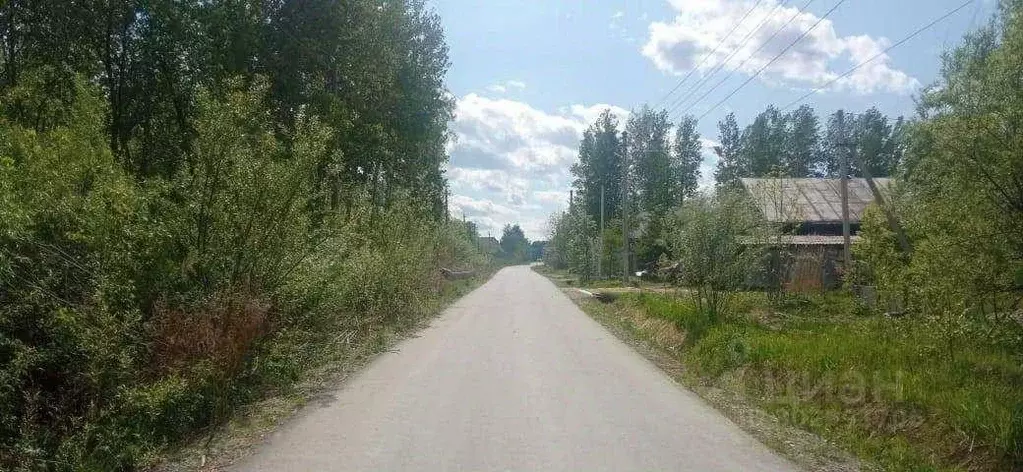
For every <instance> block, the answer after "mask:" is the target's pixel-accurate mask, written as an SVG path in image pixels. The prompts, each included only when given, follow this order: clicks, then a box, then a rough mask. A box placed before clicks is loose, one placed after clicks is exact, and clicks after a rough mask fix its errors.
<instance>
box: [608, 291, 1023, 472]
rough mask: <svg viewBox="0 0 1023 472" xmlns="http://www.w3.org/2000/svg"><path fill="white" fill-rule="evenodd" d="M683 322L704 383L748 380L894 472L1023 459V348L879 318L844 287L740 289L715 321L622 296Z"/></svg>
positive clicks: (681, 303)
mask: <svg viewBox="0 0 1023 472" xmlns="http://www.w3.org/2000/svg"><path fill="white" fill-rule="evenodd" d="M618 303H619V304H620V305H621V307H622V308H623V309H632V308H636V307H641V308H642V309H643V310H644V311H645V312H646V313H647V315H648V316H652V317H658V318H664V319H668V320H672V321H674V322H675V323H676V324H677V325H678V326H679V327H680V328H681V329H683V330H684V331H685V332H686V341H687V343H686V344H687V348H686V349H685V350H683V354H681V357H682V359H683V361H684V362H685V363H686V365H687V366H688V367H689V372H690V374H691V375H692V376H693V378H694V379H696V380H701V381H705V382H713V383H715V384H718V385H721V386H727V387H729V388H733V389H737V390H740V391H742V392H744V393H745V394H747V395H749V396H751V397H752V398H754V399H756V400H757V401H759V402H760V404H761V405H763V406H764V407H765V408H767V409H768V410H770V411H772V412H773V413H775V414H776V415H778V416H779V417H781V418H783V419H785V420H787V421H789V422H791V423H793V424H796V425H799V426H801V427H804V428H807V429H809V430H811V431H814V432H816V433H818V434H820V435H822V436H824V437H826V438H828V439H831V440H834V441H836V442H838V443H840V444H842V445H844V446H846V447H848V448H849V449H851V450H852V451H854V452H856V453H858V454H859V455H860V456H862V457H864V458H867V459H870V460H874V461H877V462H879V463H880V464H881V465H882V466H884V467H886V468H888V469H890V470H1018V469H1019V468H1021V467H1023V428H1021V426H1023V416H1021V413H1023V362H1021V361H1023V355H1021V354H1023V349H1021V346H1020V343H1019V339H1020V338H1019V330H1018V329H1017V328H1014V327H1008V328H1007V329H1009V330H1012V331H1014V332H1015V333H1016V334H1015V337H1013V336H1006V337H1005V338H1004V339H1003V340H1002V341H991V340H990V339H991V338H990V337H983V336H982V335H981V333H974V332H958V333H949V331H948V330H946V329H944V327H943V326H940V325H935V324H934V323H931V322H929V321H928V320H926V319H922V318H912V317H910V318H904V319H891V318H887V317H882V316H878V315H875V314H873V313H871V312H870V310H867V309H865V308H864V307H862V306H860V305H859V304H858V303H856V302H855V300H853V299H852V298H851V297H848V296H845V295H841V294H829V295H827V296H813V297H806V298H800V299H792V300H790V301H788V302H787V303H786V304H784V305H782V306H776V305H775V306H772V305H770V304H768V303H767V300H766V296H764V295H763V294H737V296H735V297H732V299H731V302H730V303H729V305H728V307H727V309H726V315H725V316H723V317H722V318H721V319H720V320H719V321H717V322H712V321H710V320H709V318H708V317H707V316H705V315H702V314H700V313H699V311H698V310H696V309H695V308H694V307H693V306H692V303H691V302H689V301H688V300H687V299H678V298H672V297H669V296H664V295H659V294H642V295H627V296H623V297H622V299H621V301H619V302H618Z"/></svg>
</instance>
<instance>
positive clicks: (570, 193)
mask: <svg viewBox="0 0 1023 472" xmlns="http://www.w3.org/2000/svg"><path fill="white" fill-rule="evenodd" d="M574 199H575V190H571V189H570V190H569V191H568V211H572V203H574Z"/></svg>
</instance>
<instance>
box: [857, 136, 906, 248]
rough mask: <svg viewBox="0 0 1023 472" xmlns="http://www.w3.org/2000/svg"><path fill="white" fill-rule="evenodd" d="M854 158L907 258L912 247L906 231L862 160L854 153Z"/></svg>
mask: <svg viewBox="0 0 1023 472" xmlns="http://www.w3.org/2000/svg"><path fill="white" fill-rule="evenodd" d="M853 156H855V158H856V165H858V166H859V167H860V172H862V173H863V178H864V179H866V181H867V186H868V187H870V193H871V194H873V195H874V201H875V202H877V206H879V207H881V211H883V212H884V217H885V219H886V220H888V228H889V229H891V230H892V232H893V233H895V238H896V239H898V241H899V249H901V250H902V254H903V255H904V256H907V257H908V256H909V254H910V253H911V252H912V251H913V247H912V246H910V244H909V238H908V237H907V236H906V231H905V230H903V229H902V225H901V224H899V219H898V218H896V217H895V212H893V211H892V209H891V207H889V206H888V204H887V203H886V202H885V200H884V196H883V195H881V189H879V188H877V183H875V182H874V177H873V176H872V175H870V169H869V168H868V167H867V166H866V165H865V163H864V162H863V158H862V157H861V156H860V155H859V154H856V153H853Z"/></svg>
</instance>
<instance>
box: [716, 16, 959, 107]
mask: <svg viewBox="0 0 1023 472" xmlns="http://www.w3.org/2000/svg"><path fill="white" fill-rule="evenodd" d="M970 1H973V0H970ZM843 3H845V0H838V3H836V4H835V6H833V7H831V9H830V10H828V11H827V13H825V14H824V15H823V16H821V17H820V18H818V19H817V22H815V23H814V24H813V26H811V27H810V28H808V29H807V30H806V31H804V32H803V34H801V35H799V37H798V38H796V39H795V41H792V42H791V43H789V45H788V46H785V49H782V50H781V52H779V53H778V55H777V56H774V58H772V59H771V60H770V61H768V62H767V64H764V65H763V67H761V68H760V69H757V71H756V72H755V73H754V74H753V75H751V76H749V78H748V79H746V81H745V82H743V83H742V84H741V85H739V86H738V87H736V88H735V90H732V92H731V93H729V94H728V95H726V96H725V98H722V99H721V101H719V102H717V103H715V104H714V106H712V107H710V109H708V110H707V111H706V112H705V113H704V114H702V115H700V117H699V118H697V121H700V120H702V119H703V118H704V117H706V116H707V115H708V114H710V112H712V111H714V110H715V109H717V107H719V106H721V104H723V103H725V102H726V101H728V99H729V98H732V96H733V95H735V94H736V93H738V92H739V90H742V88H743V87H745V86H746V85H747V84H749V83H750V82H752V81H753V79H755V78H756V77H757V76H758V75H760V73H761V72H763V71H764V69H767V68H768V67H770V66H771V64H774V63H775V61H777V60H778V59H780V58H781V57H782V56H784V55H785V53H786V52H788V51H789V49H792V46H795V45H796V43H798V42H800V41H802V40H803V38H805V37H806V35H808V34H810V32H811V31H813V30H814V29H815V28H817V25H820V24H821V22H822V21H824V20H825V19H826V18H827V17H828V16H831V14H832V13H833V12H834V11H835V10H837V9H838V7H840V6H842V4H843Z"/></svg>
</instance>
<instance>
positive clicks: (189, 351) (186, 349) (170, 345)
mask: <svg viewBox="0 0 1023 472" xmlns="http://www.w3.org/2000/svg"><path fill="white" fill-rule="evenodd" d="M269 330H270V303H269V302H268V301H266V300H265V299H262V298H259V297H258V296H256V295H253V294H252V292H251V291H249V290H235V291H225V292H221V293H218V294H217V295H215V296H213V297H211V298H210V299H209V300H208V301H206V302H205V303H203V304H202V305H200V306H199V307H197V308H196V309H194V310H182V309H170V308H168V307H167V305H166V303H164V302H159V303H157V305H156V307H155V309H154V316H153V322H152V331H153V337H152V339H153V341H152V358H151V366H152V368H153V370H154V371H155V372H156V373H158V374H160V375H164V374H167V373H170V372H179V371H182V370H185V369H187V368H189V367H190V366H194V365H197V364H198V365H201V364H206V363H208V364H212V365H213V366H214V367H216V368H217V370H218V371H220V372H225V373H228V374H231V373H236V372H238V370H239V369H240V368H241V367H242V366H243V365H244V364H245V356H246V355H247V353H249V352H251V350H252V346H253V345H255V343H256V342H257V341H258V340H259V339H261V338H262V337H263V336H265V335H266V334H267V333H268V332H269Z"/></svg>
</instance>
